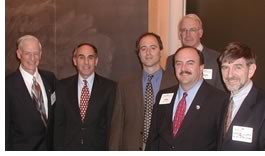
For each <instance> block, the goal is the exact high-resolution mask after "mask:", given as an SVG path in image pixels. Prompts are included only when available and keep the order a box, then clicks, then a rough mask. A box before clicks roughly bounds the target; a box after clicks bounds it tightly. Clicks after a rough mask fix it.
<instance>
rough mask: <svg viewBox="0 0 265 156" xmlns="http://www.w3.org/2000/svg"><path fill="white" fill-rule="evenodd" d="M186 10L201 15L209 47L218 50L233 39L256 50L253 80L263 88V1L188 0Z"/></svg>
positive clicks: (264, 22) (264, 31)
mask: <svg viewBox="0 0 265 156" xmlns="http://www.w3.org/2000/svg"><path fill="white" fill-rule="evenodd" d="M187 13H196V14H198V15H199V16H200V17H201V19H202V21H203V23H204V26H203V27H204V36H203V41H202V42H203V43H204V44H205V45H207V46H208V47H210V48H213V49H216V50H218V51H221V50H223V48H224V46H225V45H226V44H227V43H229V42H232V41H239V42H242V43H245V44H247V45H249V46H250V47H251V48H252V49H253V50H254V51H255V52H256V53H257V66H258V68H257V71H256V74H255V76H254V82H255V83H256V84H257V85H259V86H260V87H262V88H264V89H265V81H264V80H265V68H264V66H265V64H264V63H265V47H264V43H265V1H261V0H251V1H242V0H187Z"/></svg>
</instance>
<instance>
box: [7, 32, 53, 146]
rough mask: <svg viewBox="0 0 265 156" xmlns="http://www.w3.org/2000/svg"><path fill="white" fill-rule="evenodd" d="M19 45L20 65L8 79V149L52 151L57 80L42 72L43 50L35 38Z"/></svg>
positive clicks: (29, 36)
mask: <svg viewBox="0 0 265 156" xmlns="http://www.w3.org/2000/svg"><path fill="white" fill-rule="evenodd" d="M17 46H18V48H17V51H16V54H17V58H18V59H19V60H20V66H19V68H18V69H17V71H15V72H14V73H12V74H10V75H9V76H7V77H6V88H5V96H6V98H5V100H6V101H5V135H6V136H5V139H6V141H5V144H6V150H19V151H22V150H27V151H30V150H42V151H44V150H51V148H52V133H53V132H52V130H53V127H52V125H53V104H54V103H55V92H54V91H55V84H56V78H55V76H54V74H53V73H51V72H48V71H44V70H40V69H38V65H39V61H40V59H41V55H42V48H41V44H40V42H39V40H38V39H37V38H36V37H35V36H32V35H24V36H22V37H20V38H19V39H18V41H17ZM35 88H37V90H38V91H36V90H35Z"/></svg>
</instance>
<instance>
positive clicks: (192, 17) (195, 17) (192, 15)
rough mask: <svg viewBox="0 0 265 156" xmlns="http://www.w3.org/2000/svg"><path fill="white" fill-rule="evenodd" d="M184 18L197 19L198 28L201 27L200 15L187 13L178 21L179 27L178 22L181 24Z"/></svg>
mask: <svg viewBox="0 0 265 156" xmlns="http://www.w3.org/2000/svg"><path fill="white" fill-rule="evenodd" d="M186 18H191V19H193V20H195V21H197V22H198V23H199V25H200V29H202V21H201V19H200V17H199V16H197V15H196V14H187V15H185V16H183V17H182V19H181V20H180V22H179V28H180V24H181V23H182V22H183V20H184V19H186Z"/></svg>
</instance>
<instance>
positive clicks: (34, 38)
mask: <svg viewBox="0 0 265 156" xmlns="http://www.w3.org/2000/svg"><path fill="white" fill-rule="evenodd" d="M26 40H34V41H37V42H38V43H39V46H40V50H41V48H42V47H41V44H40V41H39V39H38V38H37V37H35V36H33V35H24V36H21V37H20V38H19V39H18V40H17V48H18V49H20V50H21V47H22V44H23V42H24V41H26Z"/></svg>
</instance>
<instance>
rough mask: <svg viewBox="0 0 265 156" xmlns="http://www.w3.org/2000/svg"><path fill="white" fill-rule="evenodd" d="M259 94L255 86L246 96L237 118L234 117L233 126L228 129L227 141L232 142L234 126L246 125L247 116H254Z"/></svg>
mask: <svg viewBox="0 0 265 156" xmlns="http://www.w3.org/2000/svg"><path fill="white" fill-rule="evenodd" d="M257 94H258V92H257V89H256V88H255V87H254V86H253V87H252V89H251V90H250V92H249V94H248V95H247V96H246V98H245V99H244V101H243V103H242V104H241V106H240V108H239V110H238V112H237V114H236V116H235V117H234V119H233V121H232V123H231V126H230V127H229V129H228V132H227V136H226V137H225V141H227V140H230V138H232V130H233V126H234V125H237V126H242V125H244V123H245V122H246V121H247V119H248V118H249V116H248V115H246V114H253V113H252V108H253V107H254V104H255V103H256V102H255V101H256V98H257Z"/></svg>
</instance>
